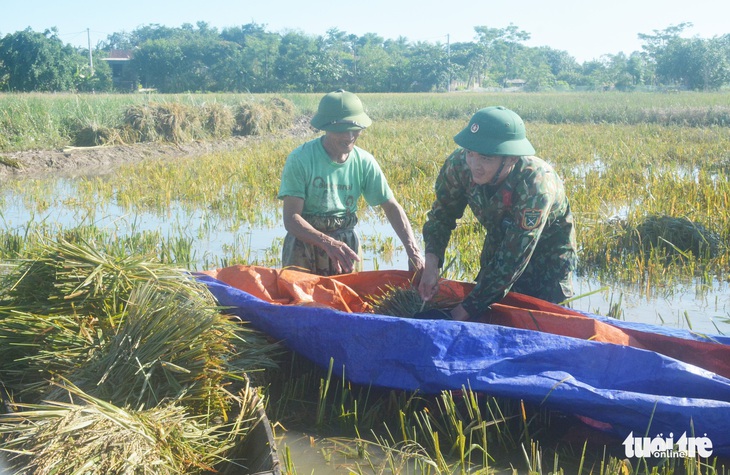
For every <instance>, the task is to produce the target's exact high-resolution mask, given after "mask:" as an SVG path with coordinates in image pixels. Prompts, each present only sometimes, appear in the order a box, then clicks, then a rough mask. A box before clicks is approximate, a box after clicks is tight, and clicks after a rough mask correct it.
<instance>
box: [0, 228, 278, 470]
mask: <svg viewBox="0 0 730 475" xmlns="http://www.w3.org/2000/svg"><path fill="white" fill-rule="evenodd" d="M32 254H33V256H32V257H28V258H27V259H24V260H20V261H18V262H12V263H5V265H6V266H7V267H9V270H8V271H6V273H5V274H4V275H3V276H2V282H1V283H0V284H1V286H0V361H2V362H3V364H2V366H0V381H1V382H2V387H3V389H4V391H3V400H4V401H3V402H4V409H0V450H1V451H3V452H4V454H5V458H6V459H7V461H8V464H9V465H10V470H12V471H13V472H12V473H18V474H36V475H42V474H62V473H63V474H65V473H83V474H86V475H93V474H99V475H101V474H105V475H110V474H117V473H118V474H137V473H140V474H142V473H155V474H165V473H170V474H173V473H174V474H179V473H192V474H194V473H209V472H211V471H213V470H214V469H215V470H218V469H222V468H225V467H226V466H229V465H230V464H232V463H234V461H232V460H230V459H229V458H228V457H227V454H228V452H229V450H230V449H231V448H232V447H234V446H236V445H237V444H239V443H241V442H242V441H243V440H244V439H245V438H246V436H247V434H248V433H249V432H250V430H251V429H252V428H253V426H254V425H255V424H256V423H257V422H258V420H259V416H258V414H260V412H259V409H260V408H261V405H262V401H261V400H260V397H259V395H258V392H257V390H256V389H255V388H252V387H250V386H249V385H248V384H247V381H246V377H245V374H246V373H247V372H249V371H255V370H260V369H263V368H267V367H271V366H273V363H272V360H271V358H270V356H271V354H272V351H273V350H272V347H271V345H270V344H269V343H267V342H266V341H265V339H263V338H261V337H259V336H258V334H256V333H254V332H253V331H250V330H248V329H247V328H246V327H244V326H242V324H241V323H240V322H238V321H237V320H234V319H232V318H230V317H228V316H226V315H223V314H221V313H220V311H219V309H218V308H217V307H216V306H215V303H214V300H213V298H212V296H211V295H210V294H209V292H208V291H207V289H206V288H205V287H204V286H203V285H202V284H200V283H198V282H197V281H196V280H195V279H194V277H193V276H191V275H189V273H188V272H187V271H185V270H182V269H178V268H174V267H172V266H168V265H163V264H161V263H159V262H154V261H149V260H146V259H145V258H144V257H141V256H134V255H129V253H128V252H127V250H125V249H117V250H100V249H97V248H96V247H95V246H94V245H92V244H88V243H84V242H68V241H61V242H53V243H48V244H46V245H44V246H42V247H41V248H40V249H36V250H35V251H34V252H33V253H32ZM235 463H236V464H240V465H241V466H243V465H245V461H244V460H237V461H235Z"/></svg>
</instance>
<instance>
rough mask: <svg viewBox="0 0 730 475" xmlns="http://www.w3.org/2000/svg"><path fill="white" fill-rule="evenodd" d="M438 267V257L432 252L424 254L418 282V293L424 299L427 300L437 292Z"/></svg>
mask: <svg viewBox="0 0 730 475" xmlns="http://www.w3.org/2000/svg"><path fill="white" fill-rule="evenodd" d="M438 284H439V268H438V257H436V256H435V255H433V254H430V253H429V254H426V263H425V264H424V267H423V272H422V273H421V279H420V281H419V283H418V293H419V294H420V295H421V298H422V299H423V300H425V301H427V302H428V301H429V300H431V299H432V298H433V296H434V295H436V293H437V292H438Z"/></svg>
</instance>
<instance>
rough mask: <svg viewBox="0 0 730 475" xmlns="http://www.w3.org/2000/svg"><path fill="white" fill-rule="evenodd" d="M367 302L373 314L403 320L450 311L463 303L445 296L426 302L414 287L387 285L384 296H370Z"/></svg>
mask: <svg viewBox="0 0 730 475" xmlns="http://www.w3.org/2000/svg"><path fill="white" fill-rule="evenodd" d="M367 300H368V301H369V303H370V304H371V306H372V308H373V313H377V314H380V315H390V316H393V317H403V318H414V317H416V314H418V313H420V312H425V311H428V310H434V309H437V310H447V311H450V310H451V309H453V308H454V307H456V306H457V305H459V304H460V303H461V301H460V300H457V299H454V298H450V297H448V296H444V295H439V296H437V297H436V298H434V299H431V300H429V301H427V302H426V301H424V300H423V299H422V298H421V295H420V294H419V293H418V289H416V288H415V287H413V286H412V285H409V286H408V287H394V286H391V285H387V286H385V288H384V289H383V293H382V294H380V295H371V296H368V298H367Z"/></svg>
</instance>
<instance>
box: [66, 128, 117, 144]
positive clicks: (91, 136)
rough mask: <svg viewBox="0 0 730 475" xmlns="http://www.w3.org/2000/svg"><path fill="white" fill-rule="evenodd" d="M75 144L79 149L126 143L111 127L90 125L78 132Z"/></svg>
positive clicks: (75, 136)
mask: <svg viewBox="0 0 730 475" xmlns="http://www.w3.org/2000/svg"><path fill="white" fill-rule="evenodd" d="M73 143H74V145H75V146H77V147H95V146H97V145H118V144H123V143H124V141H123V140H122V137H121V136H120V135H119V132H117V130H115V129H113V128H111V127H103V126H99V125H97V124H89V125H86V126H83V127H81V128H79V129H78V130H76V132H75V133H74V141H73Z"/></svg>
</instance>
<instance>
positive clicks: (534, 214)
mask: <svg viewBox="0 0 730 475" xmlns="http://www.w3.org/2000/svg"><path fill="white" fill-rule="evenodd" d="M541 221H542V210H541V209H536V208H529V209H526V210H524V211H523V212H522V221H520V227H522V229H524V230H525V231H531V230H533V229H536V228H537V227H539V226H540V222H541Z"/></svg>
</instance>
